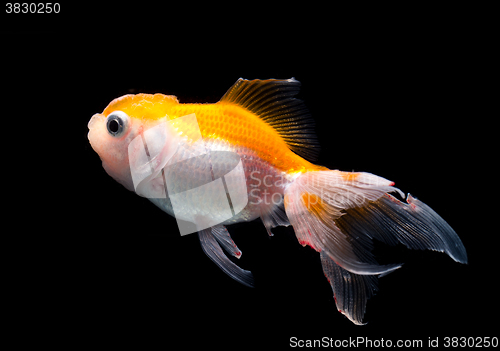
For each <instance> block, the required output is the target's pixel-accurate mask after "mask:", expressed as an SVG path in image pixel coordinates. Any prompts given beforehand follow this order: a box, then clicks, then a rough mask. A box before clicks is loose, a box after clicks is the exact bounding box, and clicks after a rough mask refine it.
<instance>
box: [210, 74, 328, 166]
mask: <svg viewBox="0 0 500 351" xmlns="http://www.w3.org/2000/svg"><path fill="white" fill-rule="evenodd" d="M299 90H300V82H299V81H298V80H295V79H294V78H291V79H267V80H260V79H256V80H246V79H243V78H240V79H238V80H237V81H236V83H234V85H233V86H232V87H231V88H229V90H228V91H227V92H226V93H225V94H224V96H223V97H222V98H221V99H220V101H219V102H225V103H231V104H235V105H239V106H241V107H243V108H245V109H247V110H248V111H250V112H252V113H254V114H255V115H257V116H258V117H260V118H261V119H262V120H263V121H265V122H266V123H267V124H269V125H270V126H271V127H273V128H274V129H275V130H276V131H277V132H278V133H279V135H280V136H281V137H282V138H283V140H284V141H285V142H286V143H287V145H288V147H289V148H290V149H291V150H292V151H294V152H295V153H297V154H299V155H300V156H302V157H304V158H305V159H307V160H308V161H315V159H316V158H317V156H318V154H319V149H320V148H319V143H318V139H317V138H316V134H315V133H314V129H313V127H314V121H313V120H312V118H311V115H310V114H309V110H308V109H307V107H306V106H305V105H304V103H303V102H302V100H299V99H295V98H294V96H295V95H297V93H298V92H299Z"/></svg>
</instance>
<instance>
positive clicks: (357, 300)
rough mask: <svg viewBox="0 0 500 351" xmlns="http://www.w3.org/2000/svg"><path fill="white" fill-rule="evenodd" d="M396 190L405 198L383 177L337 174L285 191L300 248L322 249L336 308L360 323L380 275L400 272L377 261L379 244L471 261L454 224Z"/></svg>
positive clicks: (303, 180) (301, 180)
mask: <svg viewBox="0 0 500 351" xmlns="http://www.w3.org/2000/svg"><path fill="white" fill-rule="evenodd" d="M394 192H397V193H399V194H400V195H401V196H402V198H404V197H405V196H404V194H403V193H402V192H401V190H399V189H397V188H395V187H394V183H393V182H391V181H389V180H387V179H384V178H382V177H379V176H376V175H373V174H370V173H364V172H341V171H336V170H327V171H310V172H306V173H303V174H301V175H300V176H299V177H298V178H297V179H296V180H295V181H294V182H293V183H292V184H290V186H289V187H288V188H287V189H286V191H285V199H284V203H285V211H286V214H287V217H288V219H289V221H290V224H292V226H293V228H294V230H295V234H296V236H297V239H298V241H299V243H300V244H301V245H303V246H306V245H308V246H310V247H312V248H313V249H314V250H316V251H318V252H320V255H321V263H322V266H323V272H324V274H325V276H326V278H327V279H328V281H329V282H330V285H331V286H332V289H333V293H334V298H335V302H336V305H337V308H338V310H339V311H340V312H341V313H343V314H344V315H345V316H347V317H348V318H349V319H350V320H351V321H352V322H354V323H355V324H363V323H362V320H363V316H364V313H365V309H366V302H367V300H368V299H369V298H370V297H371V296H372V295H373V294H374V293H375V292H376V291H377V281H378V277H380V276H382V275H384V274H388V273H390V272H392V271H394V270H395V269H398V268H399V267H401V264H390V265H380V264H378V263H377V261H376V260H375V257H374V256H373V254H372V252H371V251H372V249H373V239H376V240H379V241H381V242H383V243H386V244H389V245H395V244H397V243H401V244H403V245H405V246H406V247H408V248H410V249H419V250H423V249H430V250H434V251H440V252H445V253H446V254H448V255H449V256H450V257H451V258H452V259H453V260H455V261H457V262H460V263H467V254H466V251H465V248H464V246H463V244H462V242H461V240H460V238H459V237H458V235H457V234H456V233H455V231H454V230H453V229H452V228H451V227H450V226H449V225H448V223H446V222H445V221H444V220H443V219H442V218H441V217H440V216H439V215H438V214H437V213H436V212H434V211H433V210H432V209H431V208H430V207H429V206H427V205H426V204H424V203H423V202H421V201H419V200H417V199H416V198H414V197H412V196H410V195H408V196H407V197H406V201H405V202H403V201H400V200H398V199H397V198H396V197H394V196H392V195H391V194H390V193H394Z"/></svg>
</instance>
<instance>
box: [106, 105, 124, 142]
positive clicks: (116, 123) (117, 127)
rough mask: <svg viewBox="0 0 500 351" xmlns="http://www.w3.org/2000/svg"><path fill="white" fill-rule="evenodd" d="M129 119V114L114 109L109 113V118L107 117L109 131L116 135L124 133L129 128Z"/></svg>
mask: <svg viewBox="0 0 500 351" xmlns="http://www.w3.org/2000/svg"><path fill="white" fill-rule="evenodd" d="M128 119H129V117H128V116H127V114H126V113H125V112H122V111H114V112H112V113H111V114H109V116H108V118H106V128H107V129H108V133H109V134H111V135H112V136H114V137H117V136H120V135H122V134H123V132H124V131H125V129H126V128H127V124H128Z"/></svg>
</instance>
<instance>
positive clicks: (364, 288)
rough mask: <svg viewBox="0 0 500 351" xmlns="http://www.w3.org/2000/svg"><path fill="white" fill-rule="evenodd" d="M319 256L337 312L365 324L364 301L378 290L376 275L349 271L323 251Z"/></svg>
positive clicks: (358, 323)
mask: <svg viewBox="0 0 500 351" xmlns="http://www.w3.org/2000/svg"><path fill="white" fill-rule="evenodd" d="M320 257H321V264H322V266H323V273H324V274H325V276H326V278H327V279H328V282H329V283H330V285H331V286H332V289H333V296H334V298H335V304H336V305H337V309H338V310H339V312H341V313H342V314H343V315H345V316H346V317H347V318H349V319H350V320H351V321H352V322H353V323H354V324H357V325H363V324H366V323H363V316H364V314H365V311H366V303H367V301H368V299H369V298H370V297H372V296H373V295H374V294H375V292H376V291H377V290H378V277H377V276H375V275H359V274H354V273H351V272H349V271H347V270H345V269H343V268H342V267H340V266H339V265H338V264H336V263H335V262H334V261H333V260H332V259H331V258H330V257H329V256H328V255H327V254H326V253H325V252H324V251H323V252H321V254H320Z"/></svg>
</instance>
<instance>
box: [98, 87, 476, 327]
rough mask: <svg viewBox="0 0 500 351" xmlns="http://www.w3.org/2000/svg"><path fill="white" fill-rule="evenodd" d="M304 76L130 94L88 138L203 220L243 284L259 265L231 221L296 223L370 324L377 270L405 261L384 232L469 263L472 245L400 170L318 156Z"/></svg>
mask: <svg viewBox="0 0 500 351" xmlns="http://www.w3.org/2000/svg"><path fill="white" fill-rule="evenodd" d="M300 87H301V83H300V82H299V81H298V80H296V79H295V78H291V79H266V80H259V79H255V80H246V79H243V78H240V79H238V80H237V81H236V83H235V84H234V85H233V86H232V87H230V88H229V90H228V91H227V92H226V93H225V94H224V95H223V96H222V98H221V99H220V100H219V101H218V102H216V103H181V102H179V100H178V99H177V97H176V96H173V95H165V94H161V93H156V94H143V93H140V94H127V95H124V96H121V97H119V98H116V99H114V100H113V101H111V102H110V103H109V105H108V106H107V107H106V108H105V109H104V111H103V112H102V113H96V114H95V115H93V116H92V118H91V119H90V121H89V123H88V129H89V132H88V139H89V142H90V145H91V147H92V148H93V149H94V150H95V152H96V153H97V154H98V155H99V157H100V159H101V161H102V166H103V168H104V170H105V171H106V172H107V174H109V175H110V176H111V177H112V178H114V179H115V180H116V181H117V182H119V183H120V184H122V185H123V186H124V187H125V188H126V189H128V190H130V191H134V192H136V193H137V194H138V195H140V196H143V197H147V198H148V199H149V200H150V201H151V202H152V203H154V204H155V205H156V206H157V207H159V208H160V209H161V210H163V211H164V212H166V213H167V214H169V215H172V216H174V217H176V218H177V219H178V222H179V223H180V222H182V221H185V222H186V223H191V224H193V223H192V222H193V221H194V222H195V223H194V226H191V227H189V228H190V229H189V230H188V231H189V232H195V233H197V235H198V237H199V240H200V243H201V246H202V249H203V251H204V252H205V254H206V255H207V256H208V257H209V258H210V259H211V260H212V261H213V262H214V263H215V264H216V265H217V266H218V267H220V268H221V270H222V271H223V272H225V273H226V274H227V275H229V276H230V277H231V278H233V279H234V280H236V281H237V282H239V283H241V284H244V285H246V286H249V287H253V286H254V277H253V275H252V272H250V271H248V270H244V269H242V268H240V267H239V266H238V265H236V264H235V263H234V262H233V261H235V262H236V260H234V259H233V260H231V259H229V257H228V256H233V257H235V258H240V257H241V255H242V252H241V250H240V249H239V248H238V247H237V245H236V244H235V242H234V241H233V240H232V238H231V236H230V233H229V231H228V229H227V226H229V225H231V224H234V223H238V222H249V221H253V220H256V219H258V218H260V219H261V221H262V223H263V225H264V227H265V228H266V230H267V232H268V233H269V235H271V236H272V235H273V233H272V229H273V228H275V227H278V226H292V228H293V230H294V232H295V235H296V237H297V240H298V243H299V244H300V245H302V246H309V247H310V248H312V249H313V250H315V251H317V252H318V253H319V256H320V261H321V265H322V269H323V273H324V275H325V277H326V279H327V280H328V282H329V283H330V285H331V288H332V290H333V296H334V301H335V304H336V307H337V309H338V310H339V311H340V312H341V313H342V314H343V315H345V316H346V317H347V318H348V319H349V320H350V321H352V322H353V323H354V324H356V325H363V324H365V323H364V322H363V318H364V314H365V311H366V305H367V301H368V300H369V298H370V297H372V296H373V295H374V294H375V293H376V292H377V291H378V279H379V278H380V277H382V276H385V275H386V274H389V273H391V272H393V271H394V270H396V269H398V268H400V267H401V266H402V264H401V263H395V264H383V265H382V264H379V263H378V262H377V260H376V257H375V256H374V254H373V253H372V249H373V247H374V246H373V245H374V241H379V242H382V243H383V244H387V245H389V246H394V245H396V244H402V245H404V246H406V247H407V248H409V249H416V250H424V249H425V250H434V251H438V252H443V253H446V254H447V255H448V256H450V257H451V259H453V260H454V261H456V262H459V263H463V264H466V263H467V253H466V250H465V247H464V245H463V243H462V241H461V240H460V238H459V236H458V235H457V233H456V232H455V231H454V230H453V229H452V228H451V226H450V225H449V224H448V223H447V222H446V221H445V220H444V219H443V218H442V217H440V216H439V215H438V214H437V213H436V212H435V211H434V210H432V209H431V208H430V207H429V206H428V205H426V204H425V203H423V202H422V201H420V200H418V199H417V198H415V197H413V196H411V195H410V194H407V195H405V194H404V193H403V192H402V191H401V190H400V189H398V188H396V187H395V186H394V185H395V184H394V182H392V181H390V180H387V179H385V178H383V177H380V176H377V175H374V174H371V173H367V172H354V171H352V172H346V171H341V170H331V169H328V168H326V167H323V166H320V165H317V164H315V163H314V162H315V161H316V160H317V157H318V155H319V152H320V143H319V141H318V139H317V137H316V135H315V132H314V126H315V123H314V120H313V118H312V116H311V114H310V112H309V110H308V109H307V107H306V105H305V103H304V102H303V101H302V100H300V99H297V98H296V95H297V94H298V93H299V90H300ZM172 160H176V161H175V162H173V161H172ZM213 184H215V185H213ZM212 185H213V186H212ZM193 189H196V192H198V193H199V194H198V195H196V196H195V195H193V194H195V192H194V191H193ZM221 189H222V190H221ZM186 194H188V195H186ZM179 199H180V200H179ZM240 199H243V200H242V201H239V200H240ZM181 200H182V201H181ZM228 203H229V206H228V205H227V204H228ZM224 206H225V207H224ZM228 209H230V210H231V211H229V212H228ZM221 213H225V215H224V216H222V215H220V214H221ZM190 221H191V222H190ZM179 230H180V231H181V225H180V224H179ZM181 234H182V232H181Z"/></svg>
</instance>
